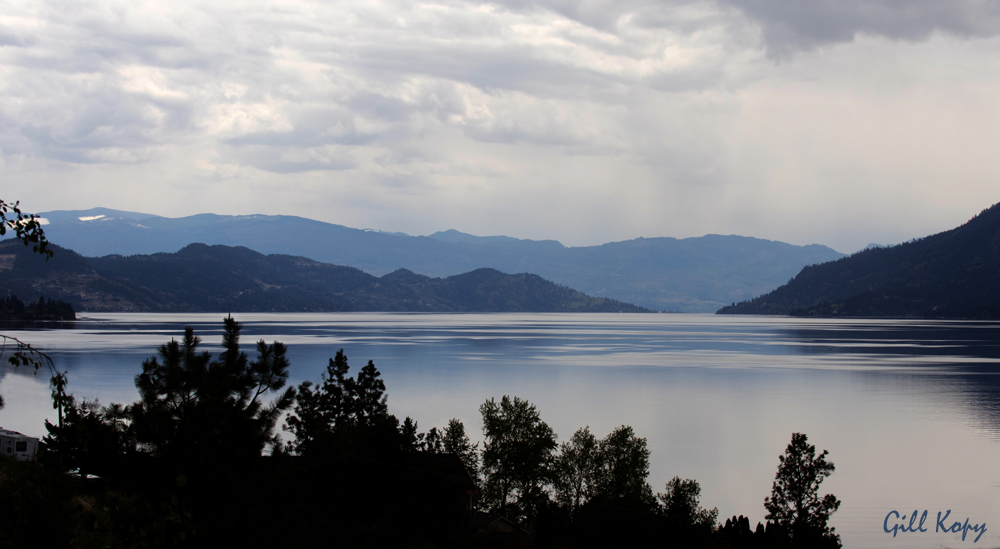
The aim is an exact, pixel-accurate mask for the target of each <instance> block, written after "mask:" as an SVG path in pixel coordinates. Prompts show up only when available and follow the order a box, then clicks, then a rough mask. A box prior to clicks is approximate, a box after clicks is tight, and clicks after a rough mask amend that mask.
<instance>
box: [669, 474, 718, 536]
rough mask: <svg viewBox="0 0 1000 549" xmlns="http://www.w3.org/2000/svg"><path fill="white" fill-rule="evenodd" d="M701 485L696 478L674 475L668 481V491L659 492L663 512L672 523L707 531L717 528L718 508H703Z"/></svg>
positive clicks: (681, 526) (680, 526) (677, 525)
mask: <svg viewBox="0 0 1000 549" xmlns="http://www.w3.org/2000/svg"><path fill="white" fill-rule="evenodd" d="M700 495H701V486H700V485H699V484H698V481H696V480H694V479H683V480H682V479H681V477H674V478H672V479H670V480H669V481H667V491H666V492H664V493H662V494H657V496H656V497H657V499H659V500H660V503H662V504H663V514H664V516H665V517H666V518H667V521H669V522H670V524H671V525H673V526H675V527H679V528H697V529H699V530H702V531H704V532H706V533H708V532H711V531H712V529H714V528H715V525H716V522H717V521H718V518H719V510H718V509H717V508H713V509H711V510H709V509H703V508H702V507H701V504H700V503H698V498H699V496H700Z"/></svg>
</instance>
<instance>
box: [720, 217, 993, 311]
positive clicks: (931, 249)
mask: <svg viewBox="0 0 1000 549" xmlns="http://www.w3.org/2000/svg"><path fill="white" fill-rule="evenodd" d="M719 313H720V314H780V315H784V314H793V315H808V316H852V317H926V318H983V319H995V318H1000V204H998V205H994V206H993V207H991V208H988V209H986V210H983V211H982V212H981V213H980V214H979V215H977V216H976V217H974V218H973V219H972V220H970V221H969V222H968V223H966V224H964V225H962V226H960V227H958V228H955V229H952V230H950V231H945V232H943V233H938V234H935V235H932V236H928V237H926V238H922V239H918V240H913V241H911V242H907V243H904V244H900V245H897V246H891V247H886V248H869V249H866V250H863V251H861V252H858V253H856V254H854V255H852V256H850V257H845V258H843V259H840V260H838V261H832V262H829V263H824V264H822V265H814V266H810V267H806V268H804V269H802V272H801V273H799V274H798V276H796V277H795V278H794V279H792V280H791V281H790V282H789V283H788V284H785V285H784V286H781V287H780V288H778V289H776V290H774V291H773V292H770V293H767V294H765V295H762V296H760V297H758V298H756V299H753V300H750V301H746V302H744V303H739V304H735V305H732V306H729V307H723V308H722V309H720V310H719Z"/></svg>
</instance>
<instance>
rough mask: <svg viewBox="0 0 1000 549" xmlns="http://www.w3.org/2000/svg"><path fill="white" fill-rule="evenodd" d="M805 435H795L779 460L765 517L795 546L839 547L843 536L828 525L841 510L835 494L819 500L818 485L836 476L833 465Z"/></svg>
mask: <svg viewBox="0 0 1000 549" xmlns="http://www.w3.org/2000/svg"><path fill="white" fill-rule="evenodd" d="M828 454H829V452H827V451H826V450H823V453H821V454H820V455H819V456H817V455H816V447H815V446H813V445H811V444H809V443H808V440H807V437H806V435H804V434H802V433H793V434H792V441H791V442H790V443H789V444H788V447H787V448H786V449H785V453H784V454H783V455H781V456H779V457H778V473H777V475H775V477H774V485H773V486H772V488H771V496H770V497H768V498H765V499H764V507H765V508H766V509H767V515H766V516H765V518H766V519H767V520H769V521H771V522H773V523H774V524H775V525H777V526H778V527H779V528H780V529H781V530H783V531H784V532H786V533H787V535H788V536H790V537H791V540H792V543H793V544H794V545H795V546H796V547H840V536H839V535H837V534H835V533H834V529H833V528H831V527H830V526H829V525H828V524H827V523H828V521H829V520H830V515H832V514H833V513H834V512H835V511H836V510H837V509H838V508H839V507H840V500H838V499H837V498H836V497H835V496H834V495H833V494H827V495H825V496H822V497H820V495H819V485H820V484H821V483H822V482H823V480H824V479H825V478H826V477H828V476H830V475H831V474H833V471H834V466H833V463H831V462H829V461H827V460H826V456H827V455H828Z"/></svg>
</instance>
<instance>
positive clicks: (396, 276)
mask: <svg viewBox="0 0 1000 549" xmlns="http://www.w3.org/2000/svg"><path fill="white" fill-rule="evenodd" d="M53 249H54V250H55V256H54V257H53V258H52V259H50V260H49V261H48V262H46V261H45V260H44V258H42V257H40V256H38V254H32V253H31V252H30V249H27V248H25V247H24V246H23V245H22V244H21V242H20V241H16V240H7V241H3V242H0V294H6V295H18V296H20V297H21V298H23V299H37V298H38V297H39V296H45V297H46V298H48V299H59V300H63V301H66V302H68V303H71V304H72V305H73V307H74V308H75V309H76V310H78V311H120V312H125V311H161V312H167V311H170V312H198V311H201V312H249V311H257V312H292V311H313V312H320V311H344V312H348V311H412V312H649V310H648V309H643V308H641V307H637V306H635V305H630V304H627V303H622V302H620V301H614V300H611V299H605V298H595V297H590V296H587V295H584V294H582V293H580V292H577V291H575V290H571V289H569V288H566V287H564V286H560V285H557V284H554V283H552V282H549V281H547V280H544V279H542V278H541V277H539V276H537V275H533V274H528V273H521V274H514V275H510V274H504V273H501V272H500V271H497V270H494V269H477V270H474V271H471V272H467V273H464V274H460V275H455V276H450V277H447V278H430V277H427V276H423V275H418V274H415V273H412V272H410V271H407V270H404V269H400V270H397V271H395V272H392V273H389V274H387V275H384V276H382V277H375V276H372V275H369V274H367V273H365V272H362V271H360V270H358V269H355V268H353V267H343V266H339V265H330V264H326V263H320V262H317V261H312V260H310V259H306V258H303V257H295V256H290V255H280V254H275V255H263V254H260V253H257V252H254V251H252V250H249V249H247V248H242V247H230V246H221V245H218V246H206V245H204V244H191V245H189V246H186V247H184V248H183V249H181V250H180V251H178V252H176V253H158V254H152V255H133V256H128V257H125V256H116V255H113V256H105V257H100V258H85V257H83V256H81V255H79V254H77V253H76V252H73V251H72V250H68V249H66V248H61V247H58V246H53Z"/></svg>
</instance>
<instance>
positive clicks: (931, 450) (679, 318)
mask: <svg viewBox="0 0 1000 549" xmlns="http://www.w3.org/2000/svg"><path fill="white" fill-rule="evenodd" d="M239 319H240V320H241V321H242V322H244V324H245V326H246V328H245V330H244V341H245V342H246V343H250V342H253V341H255V340H257V339H261V338H263V339H265V340H267V341H273V340H279V341H282V342H284V343H285V344H286V345H288V346H289V358H290V360H291V362H292V369H291V372H292V377H293V379H294V381H296V382H298V381H301V380H305V379H312V380H316V379H318V377H319V373H320V372H321V371H322V369H323V368H324V366H325V365H326V361H327V359H328V358H329V357H330V356H332V355H333V354H334V353H335V352H336V350H337V349H340V348H344V349H345V350H346V353H347V355H348V356H349V357H350V359H351V364H352V365H353V366H354V367H355V368H357V367H359V366H361V365H363V364H364V363H365V361H367V360H369V359H372V360H374V361H375V363H376V365H377V366H378V367H379V369H380V370H381V371H382V373H383V376H384V378H385V380H386V384H387V386H388V394H389V405H390V409H391V411H392V412H393V413H395V414H397V415H400V416H406V415H409V416H412V417H414V418H415V419H417V420H418V422H419V424H420V426H421V427H422V428H423V429H427V428H429V427H432V426H442V425H443V424H444V423H445V422H446V421H447V420H448V419H449V418H451V417H459V418H460V419H462V420H463V421H465V423H466V425H467V426H468V427H469V429H470V431H471V432H472V434H474V433H475V432H476V430H477V429H478V426H479V418H478V406H479V405H480V404H481V403H482V402H483V401H484V400H485V399H487V398H490V397H495V396H501V395H503V394H516V395H518V396H521V397H524V398H527V399H529V400H531V401H532V402H534V403H536V404H537V405H538V408H539V410H540V411H541V412H542V416H543V418H544V419H545V420H546V421H547V422H548V423H549V424H550V425H551V426H552V427H553V428H554V430H555V431H556V432H557V433H558V434H559V435H560V438H561V439H563V440H565V439H566V438H568V437H569V436H570V435H571V434H572V432H573V431H574V430H576V429H577V428H579V427H582V426H584V425H589V426H590V427H591V430H592V431H593V432H595V433H597V434H598V435H599V436H601V435H603V434H606V433H607V432H610V431H611V430H612V429H613V428H615V427H617V426H618V425H621V424H628V425H632V426H633V427H634V428H635V430H636V432H637V433H638V434H639V435H640V436H645V437H647V439H648V440H649V446H650V449H651V451H652V472H651V477H650V482H651V484H652V485H653V487H654V491H655V490H660V491H662V490H663V485H664V484H665V483H666V481H667V480H668V479H669V478H671V477H672V476H674V475H680V476H682V477H686V478H696V479H698V480H699V482H701V485H702V487H703V503H705V504H707V505H708V506H709V507H711V506H718V507H719V509H720V513H721V515H722V516H727V515H733V514H746V515H749V516H750V517H751V519H752V520H753V521H757V520H761V519H762V518H763V514H764V512H763V506H762V502H763V498H764V496H766V495H767V494H768V493H769V491H770V486H771V481H772V480H773V477H774V471H775V468H776V466H777V456H778V454H780V453H781V451H782V450H783V449H784V446H785V445H786V444H787V443H788V440H789V438H790V435H791V433H792V432H805V433H808V434H809V437H810V441H812V442H813V443H815V444H817V445H818V446H819V447H820V448H826V449H829V450H830V452H831V455H830V457H831V460H832V461H833V462H834V463H836V465H837V472H836V473H835V474H834V475H833V477H831V478H830V479H829V480H828V484H829V485H828V486H825V488H827V489H828V490H829V491H832V492H833V493H835V494H837V496H838V497H840V498H841V499H842V500H843V501H844V504H843V507H842V508H841V511H839V512H838V513H837V514H836V515H834V519H833V521H832V524H833V525H834V526H836V527H837V530H838V532H840V533H842V534H843V536H844V541H845V545H846V546H848V547H884V546H887V545H888V544H889V543H891V542H890V541H889V539H891V538H889V539H886V537H885V534H884V533H883V532H882V531H881V525H882V519H883V518H884V516H885V514H886V513H887V512H888V511H890V510H892V509H893V508H904V507H905V508H909V509H910V510H912V509H913V508H918V507H919V508H921V509H923V508H934V507H942V508H953V509H955V512H956V513H964V514H963V516H988V517H993V516H1000V499H998V498H997V497H996V487H997V486H1000V473H998V472H997V471H996V470H995V469H996V467H995V463H996V462H997V460H998V459H1000V443H998V442H997V439H998V438H1000V436H998V433H1000V376H998V373H1000V370H998V366H1000V343H998V342H1000V325H998V324H995V323H985V322H924V321H871V320H866V321H846V320H815V319H786V318H764V317H756V318H753V317H717V316H713V315H668V314H662V315H620V314H606V315H558V314H523V315H522V314H497V315H476V314H468V315H419V314H326V315H324V314H282V315H274V314H256V315H240V316H239ZM220 320H221V315H217V314H209V315H114V314H108V315H91V316H90V317H89V318H85V319H82V320H81V321H79V322H77V323H76V326H75V327H74V329H71V330H31V331H22V332H16V334H15V335H17V336H18V337H22V336H23V337H24V338H25V339H26V340H28V341H31V342H32V343H33V344H34V345H37V346H38V347H39V348H42V349H45V350H46V351H47V352H50V354H51V355H52V356H53V358H54V359H55V360H56V363H57V367H58V368H59V370H61V371H64V370H65V371H68V372H69V378H70V389H71V390H72V391H73V392H74V393H76V394H77V395H78V396H86V397H89V398H95V397H99V398H100V399H101V401H102V402H110V401H118V402H129V401H132V400H134V399H135V398H136V394H135V389H134V386H133V385H132V379H133V377H134V375H135V374H136V373H138V371H139V364H140V363H141V362H142V360H143V359H145V358H147V357H149V356H151V355H153V354H154V353H155V350H156V348H157V347H158V346H159V345H160V344H162V343H164V342H166V341H167V340H169V339H170V338H176V337H179V336H180V335H181V334H182V332H183V327H184V326H185V325H192V326H194V328H195V330H196V332H197V333H198V334H199V335H200V336H201V337H202V338H203V340H204V342H205V348H206V350H209V351H211V352H213V353H214V352H218V350H219V346H218V343H219V338H220V334H221V325H222V324H221V322H220ZM46 383H47V376H39V377H34V376H31V375H30V372H28V371H25V370H24V369H23V368H22V369H21V370H20V371H19V372H18V373H17V374H15V375H10V373H9V371H8V372H3V371H0V392H2V394H3V395H4V397H5V398H6V399H7V402H8V406H7V408H6V409H4V410H0V425H3V426H5V427H8V428H14V429H18V430H23V431H26V432H31V433H36V434H40V431H42V429H41V421H42V418H44V417H51V415H52V411H51V405H50V403H49V402H48V389H47V387H46ZM962 509H965V510H962ZM996 530H997V531H998V532H1000V528H997V529H996ZM991 535H994V532H993V530H990V531H988V532H987V534H986V535H985V536H984V538H983V539H981V540H980V542H979V543H978V544H977V545H986V546H990V545H997V544H998V542H1000V537H996V536H994V538H991V539H990V540H988V539H987V538H988V537H989V536H991ZM951 542H952V540H950V539H943V538H934V537H927V538H925V539H909V540H907V543H908V546H909V547H919V546H921V545H920V544H921V543H923V544H924V545H922V546H926V547H938V546H940V545H942V544H948V543H951Z"/></svg>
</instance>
